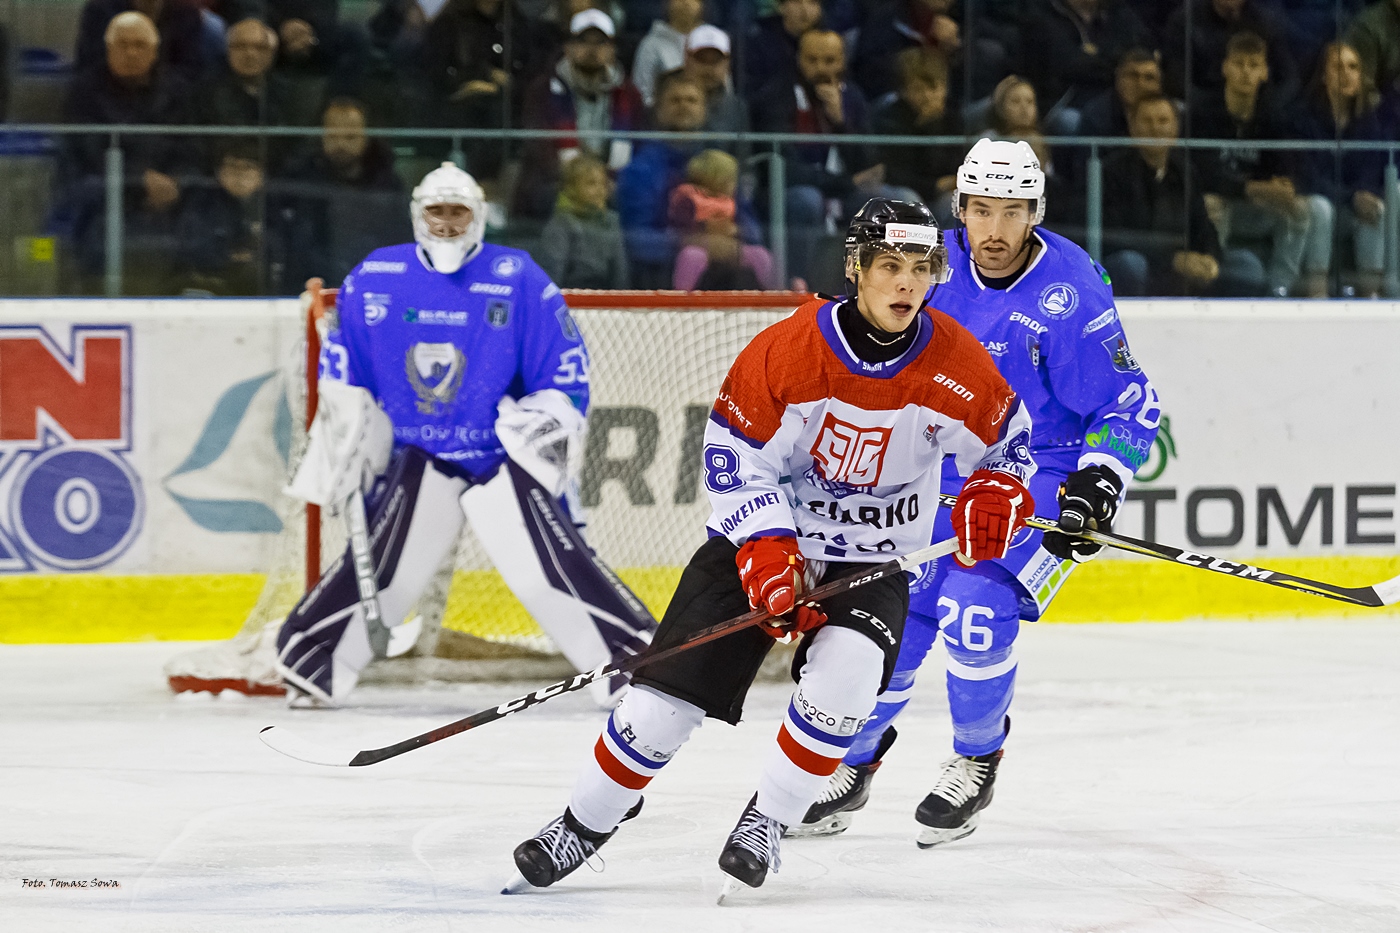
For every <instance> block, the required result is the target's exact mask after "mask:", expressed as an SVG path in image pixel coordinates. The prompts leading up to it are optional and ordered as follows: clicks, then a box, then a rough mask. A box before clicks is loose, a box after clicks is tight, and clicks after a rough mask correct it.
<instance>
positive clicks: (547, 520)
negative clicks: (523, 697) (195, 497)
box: [277, 447, 656, 704]
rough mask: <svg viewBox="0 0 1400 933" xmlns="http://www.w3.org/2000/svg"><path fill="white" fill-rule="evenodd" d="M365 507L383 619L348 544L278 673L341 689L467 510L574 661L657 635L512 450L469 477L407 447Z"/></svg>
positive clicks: (448, 544) (399, 618)
mask: <svg viewBox="0 0 1400 933" xmlns="http://www.w3.org/2000/svg"><path fill="white" fill-rule="evenodd" d="M454 504H456V505H460V508H454V507H453V506H454ZM369 512H370V514H369V528H370V550H371V553H372V555H373V561H374V570H375V577H376V580H377V581H378V585H379V605H380V613H381V616H382V618H383V624H382V625H374V626H373V629H374V630H371V624H370V623H368V622H367V620H366V618H365V613H364V609H363V607H362V604H361V603H360V597H359V589H358V587H357V585H356V580H355V572H354V567H353V563H352V559H351V557H350V554H349V552H348V550H347V552H346V553H345V554H344V555H342V556H341V557H340V558H339V559H338V560H337V561H336V562H335V563H334V564H333V565H332V566H331V567H330V569H329V570H327V571H326V573H325V574H324V575H323V576H322V578H321V581H320V582H319V583H318V584H317V585H316V586H315V587H314V588H313V589H312V590H311V591H310V592H309V593H307V594H306V595H305V596H304V597H303V598H302V599H301V601H300V602H299V603H298V604H297V606H296V608H295V609H293V610H292V612H291V613H290V614H289V615H288V617H287V620H286V622H285V623H284V624H283V626H282V628H281V630H280V632H279V633H278V636H277V655H278V657H277V670H278V673H279V674H281V676H282V677H283V678H284V680H285V681H286V682H287V683H288V684H289V685H290V686H293V687H295V688H296V689H298V690H300V691H301V692H303V693H305V694H308V695H310V696H312V697H314V698H316V699H317V700H319V701H320V702H322V703H331V704H334V703H336V702H338V701H340V700H342V699H343V698H344V697H345V696H346V695H347V694H349V692H350V691H351V690H352V689H354V687H355V684H356V682H357V681H358V679H359V675H360V672H361V671H362V670H364V668H365V666H366V665H367V664H368V663H369V662H370V661H371V660H374V659H375V658H382V657H385V656H386V653H387V650H388V645H389V638H390V632H389V628H392V627H394V626H397V625H399V624H401V623H402V622H403V621H404V618H405V616H406V614H407V612H408V610H409V609H410V607H411V606H412V605H413V604H414V602H415V601H416V600H417V598H418V596H419V594H420V593H421V592H422V591H423V589H424V588H425V587H426V586H427V584H428V582H429V580H430V578H431V577H432V575H433V572H434V571H435V570H436V568H437V567H438V566H439V565H440V563H441V562H442V560H443V559H444V557H445V556H446V554H447V552H448V550H449V549H451V548H452V547H453V545H454V544H455V543H456V541H457V537H458V535H459V534H460V533H461V529H462V523H463V521H464V519H465V520H469V521H470V522H471V523H472V528H473V530H474V531H475V532H476V534H477V537H478V538H479V539H480V541H481V544H482V546H483V548H484V549H485V550H486V552H487V554H488V556H489V557H490V558H491V562H492V563H493V564H494V565H495V566H496V568H497V569H498V570H499V571H500V572H501V575H502V577H504V578H505V581H506V584H507V585H508V586H509V587H510V589H511V592H512V593H514V594H515V596H516V598H517V599H519V600H520V601H521V603H523V604H524V606H525V608H526V609H527V610H528V611H529V612H530V614H531V615H532V616H533V617H534V618H535V620H536V621H537V622H539V624H540V626H541V627H542V628H543V629H544V630H545V632H546V634H548V635H549V637H550V638H551V639H553V640H554V642H555V643H556V644H557V645H558V646H559V649H560V651H561V653H563V655H564V657H565V658H567V659H568V660H569V662H570V663H571V664H572V665H573V666H574V667H576V668H577V669H578V670H580V671H586V670H591V669H593V668H595V667H597V666H598V665H599V664H603V663H605V662H607V661H609V660H611V659H613V658H618V657H622V656H626V655H631V654H636V653H637V652H639V651H641V650H643V649H644V648H646V646H647V645H648V644H649V643H650V640H651V633H652V632H653V631H654V630H655V627H656V623H655V620H654V619H653V618H652V617H651V615H650V613H648V611H647V609H646V607H645V606H643V605H642V603H641V601H640V600H638V599H637V598H636V596H635V595H633V594H632V593H631V591H630V590H628V589H627V587H626V586H625V585H624V584H623V583H622V582H621V581H620V580H618V579H617V577H616V575H614V574H613V573H612V571H611V570H609V569H608V568H607V567H606V565H604V564H603V563H602V562H601V561H600V560H598V559H597V558H596V557H595V556H594V554H593V552H592V550H591V549H590V548H589V547H588V545H587V544H586V543H585V542H584V540H583V538H582V537H581V536H580V535H579V533H578V530H577V528H575V526H574V523H573V519H572V518H571V517H570V516H569V515H568V513H567V512H566V511H565V510H564V509H563V507H562V506H561V505H560V503H559V501H558V500H557V499H556V498H555V497H554V496H552V495H551V494H550V492H549V491H548V490H546V489H545V488H544V487H543V486H542V485H540V483H539V482H538V481H536V480H535V479H534V478H533V477H532V476H531V475H530V474H529V473H528V472H526V471H525V470H524V469H522V468H521V467H520V466H518V465H517V464H515V463H514V462H513V461H511V460H506V461H505V463H504V464H503V465H502V467H501V469H500V470H499V471H498V472H497V473H496V475H495V476H494V477H493V478H492V479H491V480H489V481H488V482H486V483H482V484H479V485H473V484H472V482H471V479H470V478H469V477H468V476H467V474H465V473H464V472H462V471H461V470H459V469H458V468H456V467H455V466H453V465H452V464H450V463H448V462H446V461H443V460H439V459H436V458H434V457H431V456H429V455H428V454H426V453H425V452H424V451H422V450H420V449H418V448H416V447H405V448H403V449H402V450H400V451H399V452H398V453H396V454H395V456H394V459H393V461H392V462H391V464H390V467H389V470H388V473H387V474H386V475H385V476H384V477H383V478H382V479H381V480H380V481H379V482H378V483H377V484H376V486H375V489H374V490H373V491H372V493H371V496H370V503H369ZM625 683H626V681H625V679H624V677H623V676H622V675H619V676H618V677H616V678H613V679H612V680H611V681H610V682H607V683H599V684H596V685H594V687H593V689H594V696H595V698H596V699H597V700H598V701H599V702H600V703H607V702H609V701H610V700H611V699H612V698H614V697H615V695H616V693H617V692H618V691H619V690H621V688H622V687H623V686H624V685H625Z"/></svg>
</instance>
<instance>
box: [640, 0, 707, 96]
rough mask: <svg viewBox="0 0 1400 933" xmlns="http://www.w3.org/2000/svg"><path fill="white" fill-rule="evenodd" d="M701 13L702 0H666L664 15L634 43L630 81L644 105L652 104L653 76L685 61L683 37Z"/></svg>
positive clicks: (690, 30) (695, 24)
mask: <svg viewBox="0 0 1400 933" xmlns="http://www.w3.org/2000/svg"><path fill="white" fill-rule="evenodd" d="M704 12H705V4H704V0H666V18H665V19H658V20H656V21H655V22H653V23H652V24H651V31H650V32H648V33H647V34H646V35H645V36H644V37H643V38H642V42H641V44H640V45H638V46H637V57H636V58H635V59H634V60H633V62H632V84H633V85H635V86H636V88H637V91H638V93H640V94H641V95H642V101H643V102H644V103H645V104H646V105H647V106H648V107H651V106H653V105H654V104H655V103H656V95H655V92H656V79H657V78H659V77H660V76H661V75H662V74H664V73H665V72H667V71H675V70H676V69H677V68H679V67H681V65H683V64H685V40H686V37H687V36H689V35H690V33H691V32H692V31H693V30H694V29H695V27H697V26H699V25H700V23H701V21H702V18H703V14H704Z"/></svg>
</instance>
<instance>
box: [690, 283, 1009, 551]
mask: <svg viewBox="0 0 1400 933" xmlns="http://www.w3.org/2000/svg"><path fill="white" fill-rule="evenodd" d="M838 304H839V302H836V301H823V300H815V301H811V302H808V303H807V304H806V305H803V306H802V307H801V308H799V309H798V310H797V311H796V312H794V313H793V315H792V316H791V317H789V318H787V319H785V320H783V321H780V322H779V323H777V324H774V325H773V326H771V327H769V328H767V329H765V330H764V331H763V332H761V333H760V334H759V335H758V336H757V337H755V338H754V339H753V341H752V342H751V343H750V344H749V345H748V346H747V347H745V348H744V350H743V352H741V353H740V354H739V357H738V359H736V360H735V361H734V365H733V366H732V367H731V368H730V370H729V375H728V377H727V378H726V379H725V381H724V386H723V387H722V388H721V389H720V393H719V397H718V399H716V401H715V406H714V409H713V411H712V412H711V413H710V422H709V424H708V425H707V426H706V429H705V449H704V482H705V487H706V489H707V490H708V492H709V497H710V503H711V505H712V507H713V509H714V511H713V514H712V515H711V516H710V519H709V521H708V522H707V527H708V530H709V533H710V534H711V536H714V535H724V536H726V537H728V538H729V540H730V541H732V542H734V543H735V544H736V545H742V544H743V543H744V542H745V541H747V540H748V539H749V538H762V537H777V536H784V535H790V536H795V537H796V538H797V539H798V541H799V542H800V546H801V549H802V554H803V556H804V557H808V558H816V559H825V560H841V561H885V560H889V559H890V558H892V557H897V556H900V555H902V554H905V553H908V552H909V551H912V550H915V549H917V548H921V547H924V546H926V545H927V544H928V542H929V538H930V535H931V534H932V531H933V519H934V515H935V513H936V512H937V511H938V493H939V473H940V470H939V467H940V464H941V462H942V460H943V458H944V457H945V456H950V457H952V458H953V459H954V461H955V463H956V466H957V469H958V470H959V471H960V472H961V473H962V474H963V475H967V474H969V473H971V472H972V471H973V470H975V469H979V468H986V469H993V470H1001V471H1003V472H1006V473H1010V474H1013V475H1014V476H1016V477H1017V478H1019V479H1020V480H1021V482H1022V483H1026V482H1028V481H1029V480H1030V477H1031V475H1032V474H1033V473H1034V472H1035V464H1034V462H1033V461H1032V460H1031V457H1030V429H1031V423H1030V418H1029V416H1028V415H1027V413H1026V411H1025V407H1024V406H1023V405H1022V404H1021V402H1020V400H1019V399H1018V398H1017V396H1016V394H1015V393H1014V392H1012V391H1011V389H1010V387H1009V386H1008V385H1007V383H1006V381H1005V380H1004V379H1003V378H1002V377H1001V375H1000V374H999V373H998V372H997V369H996V366H995V364H994V363H993V362H992V359H991V357H990V356H989V355H988V354H987V352H986V351H985V350H984V349H983V348H982V347H981V346H980V345H979V344H978V342H977V340H976V338H974V337H973V336H972V335H971V334H969V333H968V332H967V331H966V330H964V329H963V328H962V327H961V326H960V325H959V324H957V323H956V322H954V321H953V320H952V319H951V318H949V317H948V316H947V315H945V314H942V313H940V312H936V311H934V312H932V313H923V314H920V315H919V316H918V318H917V326H918V327H919V332H918V334H917V335H916V337H915V339H914V342H913V344H912V346H910V348H909V349H908V350H907V351H906V352H905V353H904V354H903V355H902V356H900V357H898V358H897V359H895V360H892V361H890V362H888V363H866V362H863V361H861V360H860V359H858V358H857V357H856V356H855V355H854V354H853V353H852V352H851V350H850V347H849V346H848V344H847V343H846V339H845V337H844V335H843V334H842V333H841V331H840V327H839V325H838V323H837V315H836V311H837V307H838Z"/></svg>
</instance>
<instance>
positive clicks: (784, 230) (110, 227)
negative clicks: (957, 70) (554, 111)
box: [0, 123, 1400, 298]
mask: <svg viewBox="0 0 1400 933" xmlns="http://www.w3.org/2000/svg"><path fill="white" fill-rule="evenodd" d="M24 134H28V135H38V136H48V137H60V138H61V137H65V136H79V135H83V136H93V135H101V136H106V137H107V138H108V147H107V149H106V154H105V184H104V191H105V246H106V253H105V275H104V279H105V286H106V293H107V294H108V295H109V296H112V297H115V296H119V295H121V294H122V277H123V272H122V268H123V267H122V258H123V250H124V239H125V231H124V226H123V203H122V202H123V178H124V154H123V151H122V148H121V140H122V137H124V136H178V137H242V138H269V137H270V138H301V139H318V138H320V137H321V136H322V135H323V133H322V130H321V128H320V127H285V126H282V127H276V126H194V125H190V126H166V125H114V124H47V123H33V124H19V123H13V124H3V125H0V139H3V138H5V137H7V136H20V135H24ZM365 134H366V135H367V136H369V137H371V138H378V139H384V140H387V141H390V142H392V141H395V140H400V141H414V142H418V141H426V140H446V141H448V142H449V144H450V149H449V158H450V159H451V160H452V161H453V162H455V163H457V164H458V165H459V166H464V165H465V155H464V146H463V144H464V143H465V142H467V141H471V140H491V141H496V142H505V143H507V144H515V143H524V142H529V141H536V140H559V141H566V140H567V141H573V140H583V141H585V142H594V143H604V142H606V141H610V140H627V141H631V142H643V141H660V142H674V143H705V142H710V143H716V144H720V145H725V146H729V147H732V148H734V149H736V150H738V151H742V152H749V153H755V154H754V155H752V156H750V158H749V159H748V160H747V162H748V164H749V165H750V166H751V167H755V168H758V169H760V170H761V171H762V172H764V173H766V176H767V177H766V179H765V181H766V185H765V187H766V189H767V192H768V213H769V218H768V239H769V247H770V250H771V252H772V253H773V256H774V266H775V270H776V274H777V277H778V278H779V279H780V280H781V281H787V269H788V261H787V260H788V239H789V231H790V225H789V223H788V219H787V210H786V201H785V198H784V192H785V191H786V189H787V179H786V163H785V161H784V159H783V158H782V151H783V147H785V146H797V145H802V146H811V145H877V146H886V147H890V146H910V147H930V146H960V147H964V148H966V147H969V146H970V145H971V144H972V143H973V142H974V141H975V140H977V139H978V138H980V137H981V136H982V135H985V134H973V135H967V136H879V135H874V134H848V135H821V134H795V133H767V132H743V133H702V132H690V133H676V132H661V131H622V130H618V131H612V130H607V131H587V130H546V129H493V128H453V129H441V128H434V129H426V128H425V129H412V128H370V129H367V130H366V131H365ZM1042 140H1043V142H1044V143H1045V144H1046V145H1047V146H1049V147H1051V148H1052V149H1056V150H1059V151H1060V152H1064V151H1065V150H1071V149H1078V150H1083V149H1087V150H1088V155H1087V159H1086V162H1085V176H1084V182H1085V190H1084V216H1085V230H1084V240H1085V244H1086V249H1087V250H1088V252H1089V253H1090V255H1092V256H1093V257H1094V258H1095V259H1102V252H1103V233H1104V230H1103V158H1102V155H1101V151H1102V150H1112V149H1124V148H1137V147H1141V146H1169V147H1173V148H1178V149H1184V150H1188V151H1199V150H1221V149H1238V148H1242V147H1247V148H1251V149H1258V150H1266V151H1267V150H1283V151H1294V152H1325V153H1330V154H1335V155H1337V156H1340V155H1341V154H1342V153H1348V152H1380V153H1385V155H1386V156H1387V163H1386V167H1385V172H1384V186H1385V187H1384V201H1385V216H1384V223H1385V227H1384V230H1385V286H1384V291H1385V294H1386V296H1387V297H1391V298H1400V180H1397V154H1400V140H1384V141H1353V140H1336V141H1330V142H1329V141H1319V140H1247V141H1242V140H1238V139H1234V140H1214V139H1134V138H1127V137H1117V136H1045V137H1042Z"/></svg>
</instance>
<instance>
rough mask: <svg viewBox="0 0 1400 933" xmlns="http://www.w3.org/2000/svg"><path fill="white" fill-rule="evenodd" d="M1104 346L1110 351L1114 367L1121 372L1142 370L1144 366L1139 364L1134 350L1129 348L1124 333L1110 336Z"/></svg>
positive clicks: (1138, 371)
mask: <svg viewBox="0 0 1400 933" xmlns="http://www.w3.org/2000/svg"><path fill="white" fill-rule="evenodd" d="M1103 348H1104V349H1105V350H1107V351H1108V356H1109V358H1110V359H1111V360H1113V368H1114V369H1116V370H1118V371H1119V372H1120V373H1140V372H1142V367H1141V366H1139V365H1138V361H1137V358H1136V357H1134V356H1133V351H1132V350H1130V349H1128V341H1127V340H1126V339H1125V338H1124V337H1123V335H1122V334H1114V335H1113V336H1112V337H1109V338H1108V339H1107V340H1105V341H1104V342H1103Z"/></svg>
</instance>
